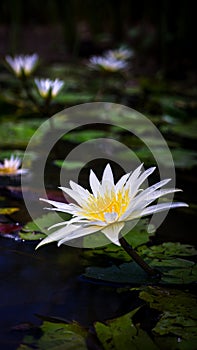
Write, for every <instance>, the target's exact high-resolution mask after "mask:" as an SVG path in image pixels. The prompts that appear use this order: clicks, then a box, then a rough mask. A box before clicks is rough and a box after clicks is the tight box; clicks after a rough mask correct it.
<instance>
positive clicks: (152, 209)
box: [141, 202, 188, 216]
mask: <svg viewBox="0 0 197 350" xmlns="http://www.w3.org/2000/svg"><path fill="white" fill-rule="evenodd" d="M179 207H188V204H186V203H182V202H175V203H161V204H156V205H151V206H150V207H148V208H146V209H144V210H143V211H142V213H141V216H145V215H150V214H153V213H159V212H160V211H163V210H166V209H172V208H179Z"/></svg>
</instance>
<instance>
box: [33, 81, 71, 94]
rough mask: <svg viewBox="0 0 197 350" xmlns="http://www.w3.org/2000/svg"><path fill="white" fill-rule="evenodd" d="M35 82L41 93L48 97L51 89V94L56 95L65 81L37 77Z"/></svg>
mask: <svg viewBox="0 0 197 350" xmlns="http://www.w3.org/2000/svg"><path fill="white" fill-rule="evenodd" d="M35 84H36V86H37V88H38V91H39V93H40V95H41V96H42V97H44V98H46V97H47V96H48V95H49V93H50V91H51V96H52V97H55V96H56V95H57V94H58V93H59V91H60V90H61V88H62V87H63V85H64V82H63V81H62V80H59V79H55V80H51V79H35Z"/></svg>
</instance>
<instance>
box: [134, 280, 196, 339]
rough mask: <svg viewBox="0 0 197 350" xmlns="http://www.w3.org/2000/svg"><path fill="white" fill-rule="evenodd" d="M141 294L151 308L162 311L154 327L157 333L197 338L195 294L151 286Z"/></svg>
mask: <svg viewBox="0 0 197 350" xmlns="http://www.w3.org/2000/svg"><path fill="white" fill-rule="evenodd" d="M139 296H140V298H141V299H143V300H145V301H146V302H147V303H148V304H149V305H150V307H151V308H153V309H157V310H159V311H161V312H162V315H161V318H160V320H159V322H157V324H156V326H155V327H154V328H153V331H154V332H155V333H158V334H160V335H166V334H175V335H176V336H180V337H181V338H183V339H190V340H191V339H193V340H194V338H195V339H196V340H197V333H196V324H197V302H196V298H195V297H194V295H192V294H190V293H186V292H182V291H179V290H167V289H162V288H158V287H157V288H156V287H150V286H149V287H146V288H144V289H143V291H141V292H140V295H139Z"/></svg>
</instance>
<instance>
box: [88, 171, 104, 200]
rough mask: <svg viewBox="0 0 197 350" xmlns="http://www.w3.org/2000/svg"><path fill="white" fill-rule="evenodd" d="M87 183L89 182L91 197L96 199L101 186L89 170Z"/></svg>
mask: <svg viewBox="0 0 197 350" xmlns="http://www.w3.org/2000/svg"><path fill="white" fill-rule="evenodd" d="M89 182H90V187H91V190H92V193H93V195H94V196H95V197H97V193H98V192H99V190H100V187H101V184H100V181H99V180H98V178H97V176H96V175H95V173H94V172H93V171H92V170H90V178H89Z"/></svg>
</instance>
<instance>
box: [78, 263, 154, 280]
mask: <svg viewBox="0 0 197 350" xmlns="http://www.w3.org/2000/svg"><path fill="white" fill-rule="evenodd" d="M84 276H85V277H86V278H88V279H96V280H100V281H105V282H113V283H117V284H119V283H124V284H141V283H146V282H148V280H149V279H148V276H147V274H146V273H145V272H144V271H143V270H142V269H141V267H140V266H139V265H137V264H136V263H135V262H130V263H124V264H121V265H119V266H116V265H112V266H110V267H96V266H91V267H88V268H87V269H86V271H85V274H84Z"/></svg>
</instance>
